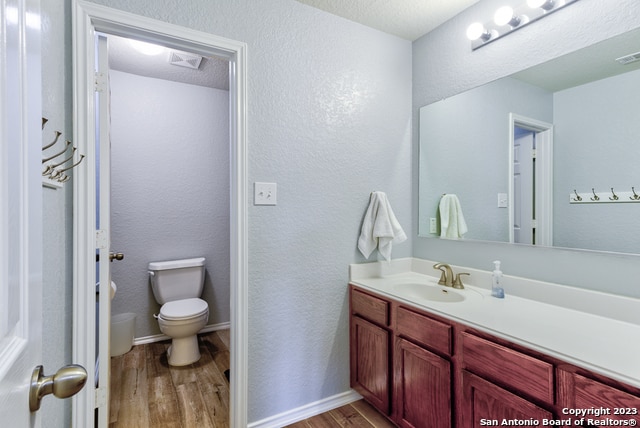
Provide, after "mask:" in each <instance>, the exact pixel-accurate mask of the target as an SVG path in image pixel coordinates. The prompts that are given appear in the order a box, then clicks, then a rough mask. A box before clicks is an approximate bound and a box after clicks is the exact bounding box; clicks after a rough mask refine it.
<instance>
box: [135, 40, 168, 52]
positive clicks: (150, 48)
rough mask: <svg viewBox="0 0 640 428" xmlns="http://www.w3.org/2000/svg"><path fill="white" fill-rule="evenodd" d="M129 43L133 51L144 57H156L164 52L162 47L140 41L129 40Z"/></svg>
mask: <svg viewBox="0 0 640 428" xmlns="http://www.w3.org/2000/svg"><path fill="white" fill-rule="evenodd" d="M129 43H130V44H131V46H133V48H134V49H135V50H137V51H138V52H140V53H143V54H145V55H158V54H159V53H161V52H162V51H163V50H164V47H163V46H159V45H154V44H152V43H147V42H141V41H140V40H129Z"/></svg>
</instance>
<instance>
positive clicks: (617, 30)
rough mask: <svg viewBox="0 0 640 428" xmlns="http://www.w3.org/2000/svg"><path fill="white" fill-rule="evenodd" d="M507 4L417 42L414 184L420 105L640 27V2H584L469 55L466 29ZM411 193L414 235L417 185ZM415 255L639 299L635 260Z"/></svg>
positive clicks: (488, 4) (433, 244) (480, 247)
mask: <svg viewBox="0 0 640 428" xmlns="http://www.w3.org/2000/svg"><path fill="white" fill-rule="evenodd" d="M503 3H504V1H503V0H484V1H481V2H480V3H478V4H476V5H474V6H472V7H471V8H469V9H467V10H466V11H464V12H463V13H461V14H459V15H457V16H456V17H455V18H453V19H452V20H450V21H449V22H447V23H445V24H444V25H442V26H440V27H438V28H437V29H435V30H434V31H432V32H431V33H429V34H427V35H425V36H424V37H422V38H420V39H418V40H416V41H415V42H414V43H413V76H414V79H413V118H414V120H413V130H414V131H413V140H414V148H413V150H414V155H413V171H414V173H413V175H414V183H415V184H417V183H418V159H419V156H418V146H419V144H418V135H419V128H418V126H419V121H418V114H419V109H420V107H422V106H424V105H427V104H430V103H433V102H435V101H437V100H440V99H442V98H445V97H449V96H452V95H454V94H457V93H460V92H463V91H466V90H468V89H471V88H474V87H476V86H479V85H482V84H485V83H487V82H491V81H493V80H496V79H498V78H501V77H505V76H508V75H510V74H512V73H514V72H516V71H519V70H522V69H525V68H529V67H530V66H532V65H536V64H540V63H542V62H545V61H547V60H549V59H552V58H555V57H558V56H560V55H563V54H565V53H569V52H571V51H574V50H576V49H579V48H581V47H585V46H588V45H591V44H593V43H595V42H597V41H600V40H603V39H606V38H609V37H611V36H614V35H617V34H621V33H623V32H626V31H628V30H630V29H635V28H638V27H639V26H640V2H637V1H636V0H622V1H619V2H616V5H615V7H613V8H612V7H611V2H610V1H607V0H589V1H579V2H576V3H573V4H572V5H570V6H569V7H567V8H566V9H563V10H561V11H559V12H557V13H554V14H552V15H550V16H548V17H546V18H544V19H542V20H540V21H537V22H535V23H533V24H531V25H529V26H527V27H525V28H522V29H520V30H518V31H516V32H514V33H512V34H510V35H509V36H507V37H505V38H503V39H500V40H498V41H496V42H493V43H491V44H489V45H487V46H484V47H482V48H480V49H478V50H476V51H472V50H471V48H470V42H469V41H468V40H467V39H466V38H465V31H466V28H467V26H468V25H469V24H470V23H472V22H475V21H478V20H480V21H488V20H490V19H491V16H492V15H493V13H494V11H495V10H496V9H497V8H498V7H500V6H502V5H503ZM413 193H414V217H413V218H414V231H415V233H414V234H417V230H418V229H417V227H418V215H417V210H418V190H417V185H414V190H413ZM413 255H414V256H415V257H422V258H427V259H430V260H443V261H446V262H449V263H452V264H458V265H464V266H470V267H474V268H478V269H487V270H489V269H491V267H492V265H491V261H492V260H495V259H501V260H502V262H503V264H502V267H503V269H502V270H503V271H504V272H505V274H510V275H518V276H524V277H530V278H535V279H540V280H546V281H551V282H559V283H564V284H569V285H575V286H579V287H584V288H589V289H598V290H606V291H609V292H613V293H619V294H623V295H629V296H635V297H640V263H639V261H640V260H639V259H638V257H637V256H631V255H622V254H604V253H594V252H587V251H573V250H563V249H550V248H532V247H527V246H518V245H516V246H510V245H508V244H500V243H483V242H461V241H448V240H439V239H429V238H417V239H414V242H413ZM612 278H613V279H612Z"/></svg>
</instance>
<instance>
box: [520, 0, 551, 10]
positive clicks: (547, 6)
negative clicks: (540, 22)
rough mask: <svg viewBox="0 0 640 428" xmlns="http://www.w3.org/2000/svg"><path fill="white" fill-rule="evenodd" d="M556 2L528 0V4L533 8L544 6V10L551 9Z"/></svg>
mask: <svg viewBox="0 0 640 428" xmlns="http://www.w3.org/2000/svg"><path fill="white" fill-rule="evenodd" d="M554 5H555V2H554V1H553V0H527V6H529V7H530V8H531V9H537V8H542V9H544V10H551V9H553V6H554Z"/></svg>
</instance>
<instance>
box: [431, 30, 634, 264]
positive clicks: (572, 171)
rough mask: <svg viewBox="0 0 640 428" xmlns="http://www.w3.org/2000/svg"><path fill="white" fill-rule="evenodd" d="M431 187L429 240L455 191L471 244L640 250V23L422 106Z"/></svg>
mask: <svg viewBox="0 0 640 428" xmlns="http://www.w3.org/2000/svg"><path fill="white" fill-rule="evenodd" d="M634 54H635V55H634ZM620 58H626V59H625V60H622V59H620ZM618 59H620V60H618ZM623 63H624V64H623ZM419 185H420V189H419V198H420V199H419V235H420V236H423V237H434V238H440V237H441V233H442V220H443V219H442V218H441V216H440V210H439V207H440V204H441V201H443V195H445V194H447V195H451V194H455V195H456V196H457V198H458V200H459V202H460V208H461V211H462V213H463V216H464V220H465V223H466V226H467V232H466V233H465V234H464V235H462V237H461V238H460V239H469V240H483V241H500V242H515V243H528V244H534V245H545V246H554V247H565V248H579V249H589V250H598V251H613V252H622V253H634V254H637V253H640V226H639V225H637V224H636V222H637V221H639V220H640V30H634V31H631V32H628V33H625V34H622V35H619V36H616V37H614V38H611V39H609V40H605V41H602V42H600V43H597V44H595V45H592V46H590V47H587V48H584V49H582V50H579V51H576V52H573V53H571V54H568V55H566V56H564V57H561V58H557V59H555V60H553V61H550V62H548V63H544V64H541V65H538V66H535V67H533V68H531V69H528V70H524V71H522V72H519V73H517V74H514V75H512V76H509V77H506V78H503V79H500V80H497V81H494V82H491V83H489V84H486V85H483V86H481V87H478V88H475V89H472V90H470V91H467V92H464V93H461V94H458V95H456V96H453V97H450V98H447V99H444V100H441V101H438V102H436V103H433V104H430V105H427V106H424V107H422V108H421V109H420V181H419ZM636 195H638V196H636ZM454 238H455V237H454Z"/></svg>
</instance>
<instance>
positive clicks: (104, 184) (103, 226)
mask: <svg viewBox="0 0 640 428" xmlns="http://www.w3.org/2000/svg"><path fill="white" fill-rule="evenodd" d="M96 55H97V58H98V61H97V62H98V64H97V70H96V91H95V97H96V100H95V102H96V123H97V124H98V132H96V139H97V141H96V153H97V154H98V156H97V157H96V169H97V171H98V173H97V174H96V186H97V189H96V191H97V192H96V193H97V195H96V199H97V200H96V203H97V207H98V208H97V218H96V232H97V234H99V236H100V238H99V239H98V240H97V248H96V250H97V254H98V256H99V257H100V259H99V264H98V276H99V282H100V293H99V294H98V296H99V309H98V314H99V317H98V337H96V340H97V341H98V364H97V374H98V377H97V380H98V382H97V393H96V397H98V399H97V400H96V409H97V411H98V415H97V424H96V427H97V428H107V427H108V426H109V395H110V389H109V381H110V377H111V375H110V371H111V370H110V368H111V344H110V336H111V334H110V330H111V298H110V291H111V290H110V285H111V269H110V259H111V257H110V254H111V253H110V243H111V210H110V207H111V200H110V199H111V180H110V177H111V174H110V170H111V140H110V138H109V123H110V120H109V116H110V115H109V66H108V45H107V38H106V37H105V36H102V35H99V36H97V37H96Z"/></svg>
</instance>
